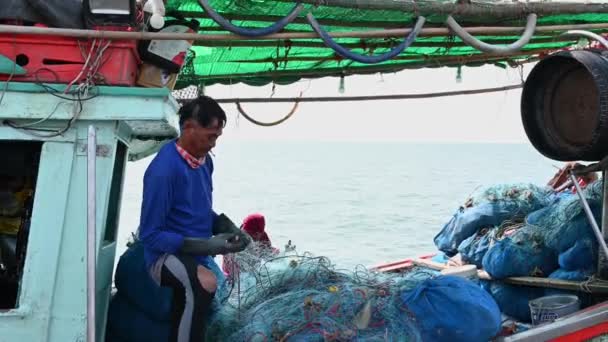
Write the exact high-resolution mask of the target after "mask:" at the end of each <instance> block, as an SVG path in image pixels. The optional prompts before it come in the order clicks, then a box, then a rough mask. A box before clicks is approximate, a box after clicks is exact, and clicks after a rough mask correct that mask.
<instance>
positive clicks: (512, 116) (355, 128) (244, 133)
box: [206, 64, 532, 143]
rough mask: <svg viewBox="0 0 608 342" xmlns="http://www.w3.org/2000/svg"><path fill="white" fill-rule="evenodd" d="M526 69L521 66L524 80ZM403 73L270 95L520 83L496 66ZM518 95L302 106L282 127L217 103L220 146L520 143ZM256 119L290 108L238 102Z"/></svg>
mask: <svg viewBox="0 0 608 342" xmlns="http://www.w3.org/2000/svg"><path fill="white" fill-rule="evenodd" d="M531 68H532V64H529V65H527V66H526V67H525V68H524V73H525V74H527V73H528V72H529V71H530V70H531ZM456 74H457V69H456V68H440V69H422V70H406V71H402V72H400V73H397V74H387V75H383V76H380V75H370V76H351V77H347V78H346V80H345V91H344V93H343V94H340V92H339V84H340V82H339V79H338V78H334V77H328V78H323V79H318V80H312V81H308V80H305V81H300V82H297V83H295V84H292V85H289V86H277V87H276V91H275V94H274V96H277V97H293V96H298V95H299V93H300V92H302V91H303V92H304V96H340V95H343V96H355V95H383V94H406V93H426V92H440V91H450V90H465V89H475V88H484V87H496V86H503V85H510V84H516V83H518V82H520V80H521V77H520V70H519V69H513V68H508V69H501V68H499V67H496V66H484V67H477V68H463V70H462V80H461V82H457V80H456ZM206 93H207V94H208V95H210V96H212V97H215V98H225V97H270V96H271V94H272V87H271V86H266V87H251V86H246V85H240V84H237V85H232V86H220V85H216V86H211V87H208V88H207V89H206ZM520 95H521V90H511V91H507V92H498V93H490V94H481V95H467V96H455V97H443V98H433V99H421V100H396V101H365V102H334V103H303V104H301V105H300V107H299V109H298V111H297V112H296V113H295V114H294V115H293V117H292V118H290V119H289V120H288V121H286V122H285V123H283V124H281V125H279V126H276V127H272V128H266V127H258V126H254V125H253V124H251V123H249V122H248V121H246V120H245V118H243V117H240V116H238V115H237V114H238V112H237V110H236V107H235V105H234V104H224V105H223V107H224V108H225V110H226V112H227V113H228V116H229V118H228V119H229V123H228V126H227V128H226V130H225V133H224V140H225V141H241V140H275V141H276V140H314V141H320V140H323V141H327V140H337V141H423V142H499V143H502V142H516V143H527V142H528V140H527V138H526V136H525V133H524V130H523V128H522V125H521V119H520V110H519V103H520V102H519V101H520ZM243 106H244V108H245V110H246V111H247V112H248V113H249V114H250V115H251V116H253V117H254V118H256V119H257V120H260V121H274V120H277V119H279V118H281V117H282V116H283V115H285V114H286V113H287V112H288V111H289V110H290V109H291V107H292V104H287V103H278V104H243Z"/></svg>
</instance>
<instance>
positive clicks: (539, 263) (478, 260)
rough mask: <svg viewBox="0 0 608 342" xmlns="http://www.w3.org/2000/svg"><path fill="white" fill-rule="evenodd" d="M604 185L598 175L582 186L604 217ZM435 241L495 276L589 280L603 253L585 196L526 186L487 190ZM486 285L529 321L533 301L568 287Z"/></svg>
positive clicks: (597, 213) (514, 314)
mask: <svg viewBox="0 0 608 342" xmlns="http://www.w3.org/2000/svg"><path fill="white" fill-rule="evenodd" d="M602 188H603V184H602V181H601V180H599V181H595V182H593V183H591V184H590V185H589V186H588V187H587V188H586V189H584V190H583V192H582V195H583V196H584V197H585V198H586V200H587V202H588V204H589V207H590V209H591V211H592V213H593V215H594V217H595V220H596V221H598V222H599V221H600V220H601V209H602ZM435 243H436V245H437V246H438V247H439V249H440V250H441V251H443V252H444V253H445V254H446V255H447V256H448V257H453V256H459V257H460V259H461V260H462V261H463V262H465V263H469V264H474V265H476V266H477V267H478V268H483V269H484V270H485V271H487V272H488V274H490V275H491V276H492V278H493V279H495V280H500V279H504V278H508V277H521V276H533V277H547V278H553V279H562V280H578V281H585V280H587V279H589V278H590V277H591V275H592V274H594V273H595V269H596V265H597V258H598V248H597V241H596V240H595V236H594V233H593V230H592V228H591V226H590V224H589V220H588V218H587V216H586V214H585V213H584V210H583V206H582V204H581V202H580V200H579V197H578V195H577V194H575V193H573V192H572V191H564V192H559V193H558V192H554V191H553V190H551V189H549V188H542V187H536V186H533V185H527V184H515V185H509V184H500V185H496V186H492V187H490V188H487V189H485V190H482V191H480V192H479V193H478V194H476V195H475V196H473V197H472V198H471V199H469V200H467V202H466V204H465V205H464V206H463V207H462V208H460V209H459V210H458V211H457V212H456V213H455V215H454V217H453V218H452V219H451V220H450V221H449V222H448V223H446V225H445V226H444V227H443V229H442V231H441V232H440V233H439V234H438V235H437V236H436V237H435ZM485 285H486V286H484V287H485V288H486V289H487V290H488V291H489V292H490V293H491V294H492V295H493V297H494V299H495V300H496V301H497V303H498V304H499V306H500V308H501V310H502V311H503V313H505V314H507V315H509V316H512V317H514V318H516V319H518V320H520V321H524V322H529V321H530V319H531V316H530V311H529V307H528V301H529V300H532V299H535V298H538V297H541V296H543V295H550V294H556V293H561V292H560V291H557V290H550V289H547V290H542V289H539V288H526V287H512V286H509V285H506V284H502V283H500V282H494V283H491V284H485ZM578 295H579V297H581V296H580V293H578ZM581 299H583V298H581ZM583 304H585V303H583Z"/></svg>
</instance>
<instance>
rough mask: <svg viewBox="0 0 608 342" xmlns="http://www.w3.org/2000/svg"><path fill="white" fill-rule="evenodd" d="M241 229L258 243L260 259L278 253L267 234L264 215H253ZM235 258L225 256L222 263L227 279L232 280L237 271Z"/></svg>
mask: <svg viewBox="0 0 608 342" xmlns="http://www.w3.org/2000/svg"><path fill="white" fill-rule="evenodd" d="M241 229H242V230H243V231H244V232H245V233H247V234H248V235H249V236H251V238H252V240H253V241H254V242H255V243H257V245H258V246H259V247H262V248H261V249H260V250H259V254H260V255H258V256H259V257H260V258H262V257H264V256H267V255H272V254H276V253H278V249H276V248H274V247H272V242H271V241H270V237H268V234H267V233H266V219H265V218H264V215H262V214H251V215H249V216H247V217H246V218H245V219H244V220H243V225H242V226H241ZM236 266H237V265H235V262H234V258H233V256H232V255H224V261H223V262H222V270H223V271H224V273H225V274H226V277H228V278H229V279H230V278H231V273H232V271H233V270H234V269H235V267H236Z"/></svg>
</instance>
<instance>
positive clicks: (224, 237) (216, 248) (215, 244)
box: [181, 233, 246, 255]
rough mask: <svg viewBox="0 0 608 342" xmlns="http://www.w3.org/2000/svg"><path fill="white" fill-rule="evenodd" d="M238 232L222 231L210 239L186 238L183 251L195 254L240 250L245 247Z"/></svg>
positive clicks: (226, 252) (224, 252) (225, 252)
mask: <svg viewBox="0 0 608 342" xmlns="http://www.w3.org/2000/svg"><path fill="white" fill-rule="evenodd" d="M244 247H246V245H245V246H243V243H242V242H241V240H240V238H239V237H238V235H237V234H233V233H222V234H218V235H215V236H213V237H211V238H210V239H201V238H185V239H184V244H183V246H182V249H181V251H182V253H186V254H194V255H219V254H228V253H236V252H240V251H242V250H243V249H244Z"/></svg>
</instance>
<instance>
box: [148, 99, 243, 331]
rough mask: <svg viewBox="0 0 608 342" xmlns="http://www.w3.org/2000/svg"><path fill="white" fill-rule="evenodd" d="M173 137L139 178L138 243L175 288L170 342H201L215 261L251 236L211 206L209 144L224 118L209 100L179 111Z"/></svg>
mask: <svg viewBox="0 0 608 342" xmlns="http://www.w3.org/2000/svg"><path fill="white" fill-rule="evenodd" d="M178 114H179V116H180V118H179V125H180V130H181V134H180V137H179V139H177V140H175V141H172V142H170V143H168V144H166V145H165V146H163V147H162V148H161V149H160V151H159V152H158V154H157V155H156V157H155V158H154V159H153V160H152V162H151V163H150V166H148V169H147V170H146V173H145V175H144V189H143V200H142V209H141V220H140V227H139V238H140V240H141V241H142V243H143V246H144V258H145V262H146V267H147V268H148V270H149V271H150V273H151V275H152V278H153V279H154V280H155V281H156V282H157V284H159V285H160V286H164V287H170V288H172V289H173V297H172V298H173V299H172V300H173V302H172V307H171V331H170V335H169V336H170V341H179V342H186V341H197V342H200V341H203V340H204V336H205V330H206V329H205V326H206V318H207V317H208V315H209V313H210V309H211V303H212V299H213V297H214V295H215V292H216V289H217V288H218V285H219V284H221V279H218V278H217V277H216V275H215V274H216V273H214V272H213V270H216V269H217V271H218V272H217V274H221V271H219V267H218V266H217V264H215V261H214V260H213V257H214V256H215V255H219V254H222V255H223V254H228V253H236V252H240V251H243V250H244V249H245V248H246V247H247V245H248V244H249V243H250V238H249V237H248V236H247V234H245V233H243V232H242V231H241V230H240V229H238V227H236V225H235V224H234V223H232V221H231V220H230V219H229V218H228V217H226V216H225V215H224V214H220V215H218V214H216V213H215V211H214V210H213V207H212V191H213V186H212V180H211V176H212V173H213V161H212V159H211V157H210V156H209V152H210V151H211V149H212V148H214V147H215V144H216V142H217V139H218V138H219V137H220V135H221V134H222V130H223V128H224V126H225V124H226V114H225V113H224V111H223V110H222V108H221V107H220V106H219V104H218V103H217V102H216V101H215V100H213V99H211V98H210V97H207V96H201V97H199V98H197V99H194V100H192V101H190V102H188V103H186V104H185V105H184V106H183V107H182V108H181V109H180V110H179V113H178Z"/></svg>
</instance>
